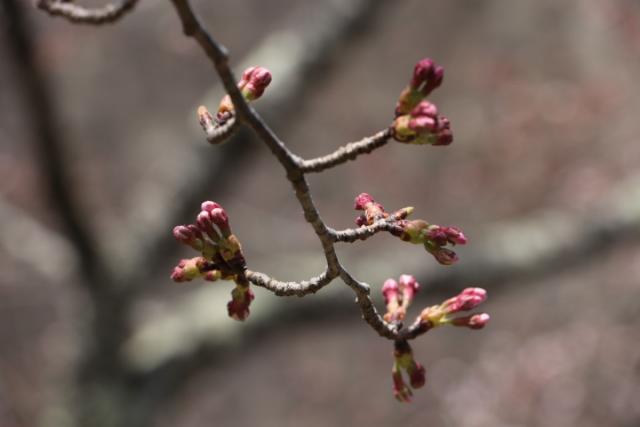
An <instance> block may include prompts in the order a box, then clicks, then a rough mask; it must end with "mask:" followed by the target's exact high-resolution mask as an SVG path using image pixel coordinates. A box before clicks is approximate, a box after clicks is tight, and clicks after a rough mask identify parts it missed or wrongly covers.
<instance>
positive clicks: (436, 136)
mask: <svg viewBox="0 0 640 427" xmlns="http://www.w3.org/2000/svg"><path fill="white" fill-rule="evenodd" d="M393 138H394V139H395V140H396V141H398V142H403V143H409V144H415V145H422V144H430V145H436V146H440V145H449V144H450V143H451V142H453V134H452V132H451V123H450V122H449V119H447V118H446V117H444V116H438V109H437V108H436V106H435V105H434V104H432V103H430V102H428V101H422V102H420V103H419V104H418V105H417V106H416V107H415V108H413V109H412V110H411V111H410V113H409V114H404V115H399V116H397V117H396V119H395V120H394V122H393Z"/></svg>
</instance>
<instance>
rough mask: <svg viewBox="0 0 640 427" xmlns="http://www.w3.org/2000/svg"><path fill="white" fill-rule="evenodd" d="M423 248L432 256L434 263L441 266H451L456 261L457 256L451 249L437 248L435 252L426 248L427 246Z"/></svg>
mask: <svg viewBox="0 0 640 427" xmlns="http://www.w3.org/2000/svg"><path fill="white" fill-rule="evenodd" d="M425 248H426V249H427V251H429V253H431V255H433V257H434V258H435V259H436V261H438V262H439V263H440V264H442V265H451V264H455V263H456V262H457V261H458V254H456V253H455V252H454V251H452V250H451V249H447V248H438V249H435V250H431V249H430V248H429V247H427V245H425Z"/></svg>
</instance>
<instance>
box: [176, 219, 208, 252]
mask: <svg viewBox="0 0 640 427" xmlns="http://www.w3.org/2000/svg"><path fill="white" fill-rule="evenodd" d="M173 237H175V238H176V240H178V241H179V242H181V243H184V244H185V245H187V246H191V247H192V248H193V249H195V250H197V251H201V250H203V249H204V246H205V242H204V236H203V234H202V231H201V230H200V229H199V228H198V227H197V226H195V225H193V224H189V225H177V226H175V227H174V228H173Z"/></svg>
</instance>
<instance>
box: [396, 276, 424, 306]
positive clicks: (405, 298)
mask: <svg viewBox="0 0 640 427" xmlns="http://www.w3.org/2000/svg"><path fill="white" fill-rule="evenodd" d="M398 285H399V286H398V287H399V288H400V290H401V292H402V305H403V306H404V307H408V306H409V304H411V302H412V301H413V298H414V297H415V295H416V294H417V293H418V291H419V290H420V284H419V283H418V281H417V280H416V278H415V277H413V276H412V275H410V274H403V275H401V276H400V278H399V279H398Z"/></svg>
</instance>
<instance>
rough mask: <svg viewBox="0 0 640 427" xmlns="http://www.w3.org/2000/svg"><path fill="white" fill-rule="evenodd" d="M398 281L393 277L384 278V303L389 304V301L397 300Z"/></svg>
mask: <svg viewBox="0 0 640 427" xmlns="http://www.w3.org/2000/svg"><path fill="white" fill-rule="evenodd" d="M398 291H399V287H398V282H396V281H395V280H393V279H387V280H385V282H384V284H383V285H382V295H384V301H385V303H386V304H390V303H391V301H393V300H397V298H398Z"/></svg>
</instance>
